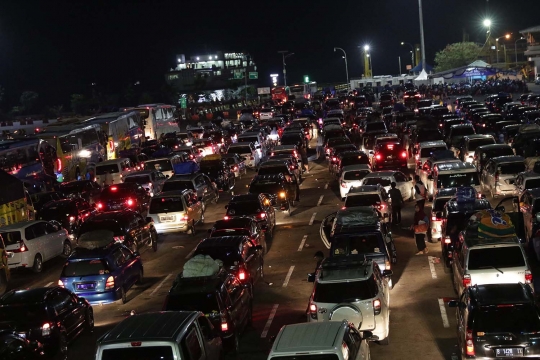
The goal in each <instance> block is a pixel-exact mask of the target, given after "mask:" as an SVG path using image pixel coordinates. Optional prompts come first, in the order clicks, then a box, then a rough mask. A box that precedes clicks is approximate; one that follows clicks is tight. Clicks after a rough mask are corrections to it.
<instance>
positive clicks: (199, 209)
mask: <svg viewBox="0 0 540 360" xmlns="http://www.w3.org/2000/svg"><path fill="white" fill-rule="evenodd" d="M187 195H188V197H189V199H190V200H191V207H192V208H193V215H194V216H196V217H195V219H197V221H200V220H201V219H202V217H203V214H204V210H203V205H202V202H201V201H199V199H198V198H197V195H195V194H194V193H192V192H190V193H189V194H187Z"/></svg>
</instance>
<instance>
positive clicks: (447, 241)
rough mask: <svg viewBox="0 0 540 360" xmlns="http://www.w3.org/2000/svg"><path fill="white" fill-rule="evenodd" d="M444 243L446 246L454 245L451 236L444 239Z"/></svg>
mask: <svg viewBox="0 0 540 360" xmlns="http://www.w3.org/2000/svg"><path fill="white" fill-rule="evenodd" d="M444 243H445V244H451V243H452V240H450V236H445V237H444Z"/></svg>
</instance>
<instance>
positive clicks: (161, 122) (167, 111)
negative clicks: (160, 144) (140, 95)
mask: <svg viewBox="0 0 540 360" xmlns="http://www.w3.org/2000/svg"><path fill="white" fill-rule="evenodd" d="M132 110H135V111H138V112H139V113H140V115H141V119H142V121H143V124H144V137H145V138H146V139H147V140H157V139H159V138H160V137H161V135H163V134H167V133H171V132H177V131H180V128H179V127H178V123H177V122H176V119H175V117H174V110H175V107H174V106H172V105H166V104H143V105H138V106H137V107H135V108H126V109H124V111H132Z"/></svg>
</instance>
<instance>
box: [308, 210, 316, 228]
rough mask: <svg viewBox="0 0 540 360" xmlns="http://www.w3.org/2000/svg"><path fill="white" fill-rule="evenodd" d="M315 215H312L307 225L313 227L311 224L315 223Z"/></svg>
mask: <svg viewBox="0 0 540 360" xmlns="http://www.w3.org/2000/svg"><path fill="white" fill-rule="evenodd" d="M316 215H317V213H316V212H315V213H313V216H312V217H311V219H310V220H309V225H313V222H314V221H315V216H316Z"/></svg>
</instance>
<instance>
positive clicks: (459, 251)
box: [452, 241, 465, 295]
mask: <svg viewBox="0 0 540 360" xmlns="http://www.w3.org/2000/svg"><path fill="white" fill-rule="evenodd" d="M452 259H453V261H452V276H453V278H454V286H455V289H456V291H457V293H458V295H460V294H461V288H462V280H463V272H464V271H465V250H464V247H463V243H462V242H461V241H457V243H456V245H455V247H454V251H453V253H452Z"/></svg>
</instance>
